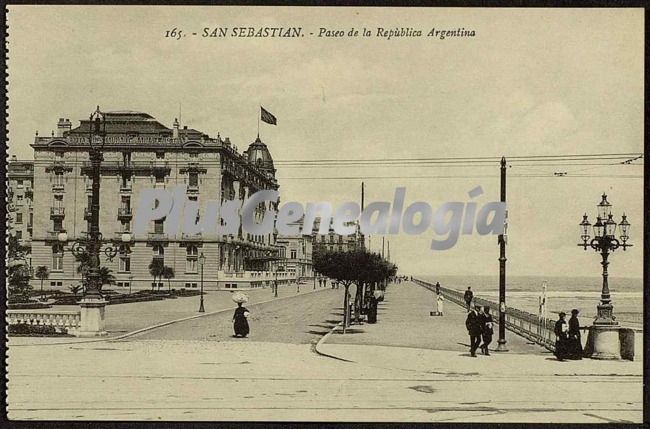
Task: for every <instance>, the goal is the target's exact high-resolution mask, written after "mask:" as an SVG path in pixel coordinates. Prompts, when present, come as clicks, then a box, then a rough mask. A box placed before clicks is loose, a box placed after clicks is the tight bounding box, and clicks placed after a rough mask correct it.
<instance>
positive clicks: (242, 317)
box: [232, 292, 250, 338]
mask: <svg viewBox="0 0 650 429" xmlns="http://www.w3.org/2000/svg"><path fill="white" fill-rule="evenodd" d="M232 300H233V301H235V302H236V303H237V308H236V309H235V314H234V315H233V316H232V321H233V328H234V330H235V335H234V337H235V338H239V337H242V338H246V336H247V335H248V334H249V332H250V327H249V326H248V315H249V314H250V312H249V311H248V309H247V308H246V307H244V306H243V304H244V303H245V302H248V297H247V296H246V295H244V294H243V293H241V292H237V293H235V294H233V296H232Z"/></svg>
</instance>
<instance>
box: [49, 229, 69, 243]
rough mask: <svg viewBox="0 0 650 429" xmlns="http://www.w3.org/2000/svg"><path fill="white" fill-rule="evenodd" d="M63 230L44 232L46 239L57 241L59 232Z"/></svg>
mask: <svg viewBox="0 0 650 429" xmlns="http://www.w3.org/2000/svg"><path fill="white" fill-rule="evenodd" d="M62 232H65V231H47V232H46V233H45V240H46V241H59V234H61V233H62Z"/></svg>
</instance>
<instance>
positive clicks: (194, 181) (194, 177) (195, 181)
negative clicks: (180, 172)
mask: <svg viewBox="0 0 650 429" xmlns="http://www.w3.org/2000/svg"><path fill="white" fill-rule="evenodd" d="M189 185H190V186H192V187H196V186H199V174H198V173H190V179H189Z"/></svg>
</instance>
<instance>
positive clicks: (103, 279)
mask: <svg viewBox="0 0 650 429" xmlns="http://www.w3.org/2000/svg"><path fill="white" fill-rule="evenodd" d="M99 280H100V283H99V288H100V290H101V287H102V286H104V285H112V284H115V276H114V275H113V272H112V271H111V269H110V268H108V267H99Z"/></svg>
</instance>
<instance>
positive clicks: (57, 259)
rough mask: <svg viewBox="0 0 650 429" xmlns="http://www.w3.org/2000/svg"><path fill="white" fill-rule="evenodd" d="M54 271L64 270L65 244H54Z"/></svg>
mask: <svg viewBox="0 0 650 429" xmlns="http://www.w3.org/2000/svg"><path fill="white" fill-rule="evenodd" d="M52 271H63V246H62V245H60V244H57V245H55V246H52Z"/></svg>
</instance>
